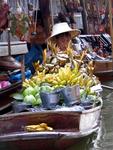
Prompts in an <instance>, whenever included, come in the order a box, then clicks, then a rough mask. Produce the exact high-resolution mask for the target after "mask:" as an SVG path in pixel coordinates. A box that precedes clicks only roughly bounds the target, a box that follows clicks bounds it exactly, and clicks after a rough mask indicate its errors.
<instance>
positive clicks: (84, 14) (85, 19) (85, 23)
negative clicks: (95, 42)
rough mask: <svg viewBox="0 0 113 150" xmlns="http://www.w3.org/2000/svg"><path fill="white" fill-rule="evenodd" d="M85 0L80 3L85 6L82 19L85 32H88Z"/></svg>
mask: <svg viewBox="0 0 113 150" xmlns="http://www.w3.org/2000/svg"><path fill="white" fill-rule="evenodd" d="M85 3H86V2H85V1H84V0H80V4H81V6H82V7H83V11H82V19H83V28H84V34H87V33H88V29H87V28H88V25H87V14H86V7H85Z"/></svg>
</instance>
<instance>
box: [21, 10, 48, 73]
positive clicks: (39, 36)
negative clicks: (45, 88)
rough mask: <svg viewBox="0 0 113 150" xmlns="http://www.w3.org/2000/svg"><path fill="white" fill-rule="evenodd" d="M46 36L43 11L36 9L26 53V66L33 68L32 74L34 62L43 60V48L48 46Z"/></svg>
mask: <svg viewBox="0 0 113 150" xmlns="http://www.w3.org/2000/svg"><path fill="white" fill-rule="evenodd" d="M46 38H47V37H46V32H45V31H44V24H43V19H42V14H41V11H40V10H36V11H34V14H33V19H32V20H31V24H30V26H29V31H28V35H27V47H28V53H27V54H25V66H26V67H27V68H29V69H30V70H31V72H32V74H34V73H35V69H34V65H33V64H34V63H35V62H37V61H39V63H40V64H41V63H42V62H43V50H44V49H45V48H46V42H45V41H46ZM24 40H25V39H24Z"/></svg>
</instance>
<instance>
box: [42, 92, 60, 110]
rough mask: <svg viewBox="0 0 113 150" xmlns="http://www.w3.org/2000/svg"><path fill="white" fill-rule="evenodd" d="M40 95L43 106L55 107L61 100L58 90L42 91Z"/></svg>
mask: <svg viewBox="0 0 113 150" xmlns="http://www.w3.org/2000/svg"><path fill="white" fill-rule="evenodd" d="M40 97H41V100H42V105H43V107H44V108H47V109H54V108H55V107H56V106H57V105H58V103H59V101H60V98H59V95H58V94H57V93H56V92H50V93H48V92H41V93H40Z"/></svg>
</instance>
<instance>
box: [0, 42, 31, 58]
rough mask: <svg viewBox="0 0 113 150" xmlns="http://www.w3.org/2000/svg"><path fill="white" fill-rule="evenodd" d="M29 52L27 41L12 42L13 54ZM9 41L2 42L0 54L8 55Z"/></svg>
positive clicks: (0, 43)
mask: <svg viewBox="0 0 113 150" xmlns="http://www.w3.org/2000/svg"><path fill="white" fill-rule="evenodd" d="M27 52H28V49H27V44H26V42H22V41H15V42H11V55H19V54H25V53H27ZM8 55H9V51H8V43H7V42H0V56H8Z"/></svg>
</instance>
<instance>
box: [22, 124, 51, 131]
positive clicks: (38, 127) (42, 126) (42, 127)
mask: <svg viewBox="0 0 113 150" xmlns="http://www.w3.org/2000/svg"><path fill="white" fill-rule="evenodd" d="M25 130H26V131H28V132H39V131H53V128H51V127H49V126H48V125H47V124H46V123H40V124H37V125H28V126H25Z"/></svg>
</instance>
